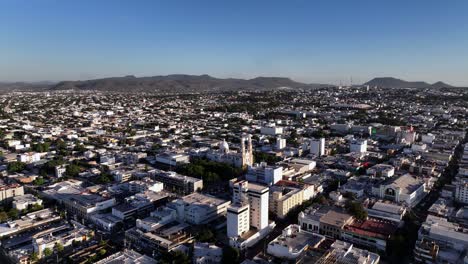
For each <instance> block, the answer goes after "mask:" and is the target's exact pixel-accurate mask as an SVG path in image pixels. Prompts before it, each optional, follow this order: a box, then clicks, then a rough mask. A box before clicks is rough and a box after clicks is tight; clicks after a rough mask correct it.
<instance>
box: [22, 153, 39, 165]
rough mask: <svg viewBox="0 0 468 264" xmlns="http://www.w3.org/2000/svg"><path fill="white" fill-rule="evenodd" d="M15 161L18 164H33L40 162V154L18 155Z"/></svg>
mask: <svg viewBox="0 0 468 264" xmlns="http://www.w3.org/2000/svg"><path fill="white" fill-rule="evenodd" d="M16 159H17V160H18V161H19V162H24V163H33V162H38V161H40V160H41V154H40V153H33V152H29V153H24V154H18V156H17V157H16Z"/></svg>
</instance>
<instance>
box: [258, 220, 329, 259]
mask: <svg viewBox="0 0 468 264" xmlns="http://www.w3.org/2000/svg"><path fill="white" fill-rule="evenodd" d="M324 240H325V237H324V236H322V235H319V234H314V233H310V232H307V231H304V230H302V229H301V227H300V226H299V225H289V226H288V227H286V228H285V229H284V230H283V233H282V234H281V235H280V236H278V237H277V238H275V239H273V240H272V241H271V242H270V243H268V248H267V252H268V254H270V255H273V256H275V257H277V258H281V259H286V260H289V261H296V260H298V259H300V258H301V256H302V255H303V254H304V252H305V251H306V250H308V249H311V248H316V247H318V246H319V245H320V243H322V242H323V241H324Z"/></svg>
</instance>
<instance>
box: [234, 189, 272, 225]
mask: <svg viewBox="0 0 468 264" xmlns="http://www.w3.org/2000/svg"><path fill="white" fill-rule="evenodd" d="M231 184H232V188H233V191H234V194H233V202H235V203H243V200H244V198H243V197H245V196H247V197H248V201H249V206H250V209H249V210H250V213H249V215H250V226H252V227H255V228H256V229H258V230H261V229H263V228H265V227H267V226H268V196H269V188H268V187H267V186H263V185H259V184H255V183H251V182H248V181H238V182H231Z"/></svg>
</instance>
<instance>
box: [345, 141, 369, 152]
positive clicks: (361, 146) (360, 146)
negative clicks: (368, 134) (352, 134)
mask: <svg viewBox="0 0 468 264" xmlns="http://www.w3.org/2000/svg"><path fill="white" fill-rule="evenodd" d="M349 151H350V152H357V153H365V152H367V140H359V139H353V140H351V141H350V142H349Z"/></svg>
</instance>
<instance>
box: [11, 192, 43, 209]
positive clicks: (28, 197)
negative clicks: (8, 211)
mask: <svg viewBox="0 0 468 264" xmlns="http://www.w3.org/2000/svg"><path fill="white" fill-rule="evenodd" d="M34 204H38V205H42V200H41V199H39V198H37V197H35V196H34V195H32V194H25V195H21V196H15V197H13V208H15V209H17V210H24V209H28V207H29V206H30V205H34Z"/></svg>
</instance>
